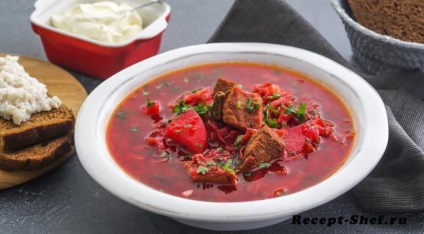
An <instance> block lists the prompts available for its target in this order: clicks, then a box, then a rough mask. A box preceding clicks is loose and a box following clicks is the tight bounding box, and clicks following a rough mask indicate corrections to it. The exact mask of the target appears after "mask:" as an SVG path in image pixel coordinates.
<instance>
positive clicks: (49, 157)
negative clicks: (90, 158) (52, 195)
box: [0, 132, 75, 171]
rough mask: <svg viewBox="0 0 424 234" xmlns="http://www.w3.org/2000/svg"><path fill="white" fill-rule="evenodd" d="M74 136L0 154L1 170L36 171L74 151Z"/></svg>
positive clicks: (69, 135)
mask: <svg viewBox="0 0 424 234" xmlns="http://www.w3.org/2000/svg"><path fill="white" fill-rule="evenodd" d="M73 137H74V134H73V132H71V133H69V134H68V135H67V136H62V137H59V138H56V139H54V140H51V141H48V142H42V143H39V144H36V145H33V146H30V147H26V148H23V149H20V150H17V151H13V152H4V151H1V152H0V169H1V170H5V171H17V170H25V171H34V170H38V169H41V168H43V167H45V166H47V165H48V164H50V163H51V162H53V161H54V160H56V159H58V158H60V157H63V156H65V155H67V154H68V153H70V152H72V151H74V150H75V149H74V142H73Z"/></svg>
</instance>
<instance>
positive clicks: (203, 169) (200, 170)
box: [196, 166, 209, 175]
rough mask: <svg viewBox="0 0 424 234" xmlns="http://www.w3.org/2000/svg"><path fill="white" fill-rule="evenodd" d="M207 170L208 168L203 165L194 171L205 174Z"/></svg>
mask: <svg viewBox="0 0 424 234" xmlns="http://www.w3.org/2000/svg"><path fill="white" fill-rule="evenodd" d="M208 171H209V169H208V168H207V167H205V166H199V167H198V168H197V171H196V173H197V174H200V173H202V174H203V175H204V174H206V173H207V172H208Z"/></svg>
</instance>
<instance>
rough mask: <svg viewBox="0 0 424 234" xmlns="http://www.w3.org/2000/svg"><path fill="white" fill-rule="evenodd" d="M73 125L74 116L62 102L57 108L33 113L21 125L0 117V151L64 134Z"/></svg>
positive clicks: (71, 129)
mask: <svg viewBox="0 0 424 234" xmlns="http://www.w3.org/2000/svg"><path fill="white" fill-rule="evenodd" d="M74 125H75V117H74V115H73V114H72V111H71V109H69V108H68V107H66V106H65V105H63V104H62V105H61V106H60V107H59V108H57V109H52V110H51V111H43V112H40V113H37V114H34V115H32V116H31V118H30V119H29V120H28V121H26V122H23V123H22V124H21V125H15V124H14V123H13V122H12V121H9V120H5V119H3V118H0V152H7V151H13V150H17V149H20V148H24V147H27V146H31V145H34V144H38V143H40V142H43V141H49V140H52V139H55V138H57V137H60V136H65V135H67V134H68V133H69V132H71V131H73V129H74Z"/></svg>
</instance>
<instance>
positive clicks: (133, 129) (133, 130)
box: [130, 127, 138, 132]
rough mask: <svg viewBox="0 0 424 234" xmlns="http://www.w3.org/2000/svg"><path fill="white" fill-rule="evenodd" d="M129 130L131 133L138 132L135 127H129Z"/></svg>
mask: <svg viewBox="0 0 424 234" xmlns="http://www.w3.org/2000/svg"><path fill="white" fill-rule="evenodd" d="M130 130H131V132H138V129H137V128H136V127H131V128H130Z"/></svg>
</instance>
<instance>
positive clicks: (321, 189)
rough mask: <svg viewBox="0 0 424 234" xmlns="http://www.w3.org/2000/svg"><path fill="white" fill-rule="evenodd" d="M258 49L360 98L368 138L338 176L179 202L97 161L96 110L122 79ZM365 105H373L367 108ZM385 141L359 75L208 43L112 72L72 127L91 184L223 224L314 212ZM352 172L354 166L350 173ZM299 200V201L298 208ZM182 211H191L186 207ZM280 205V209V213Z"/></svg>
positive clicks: (161, 210) (252, 46)
mask: <svg viewBox="0 0 424 234" xmlns="http://www.w3.org/2000/svg"><path fill="white" fill-rule="evenodd" d="M258 51H260V52H264V53H271V54H275V53H277V54H281V55H284V56H290V57H294V58H295V59H299V60H302V61H306V62H307V63H309V64H311V65H313V66H316V67H321V68H322V69H323V70H324V71H326V72H328V73H329V74H331V75H332V76H335V77H338V78H339V79H341V80H342V81H343V82H345V83H347V84H349V85H350V86H352V87H353V89H354V90H355V91H358V92H359V93H362V94H366V95H364V96H363V97H361V96H359V97H358V98H360V99H361V100H362V101H363V102H362V103H363V104H364V105H366V110H369V111H366V112H367V113H363V114H364V115H366V116H367V118H371V119H367V120H370V121H371V122H372V124H370V126H369V128H366V129H365V131H366V132H367V134H368V135H367V136H364V140H363V142H362V143H363V146H362V148H361V149H360V152H359V154H361V155H362V157H355V158H354V159H353V160H352V161H351V162H350V163H349V164H348V165H346V167H343V168H341V169H339V170H338V171H337V174H338V175H339V176H330V177H329V178H327V179H326V180H324V181H323V182H321V183H319V184H317V185H314V186H312V187H309V188H307V189H304V190H302V191H300V192H296V193H293V194H289V195H286V196H284V197H279V198H272V199H265V200H258V201H245V202H225V203H217V202H206V201H197V200H191V199H185V198H181V197H176V196H172V195H168V194H166V193H163V192H160V191H157V190H155V189H152V188H150V187H148V186H146V185H143V184H141V183H139V182H137V181H135V180H134V179H131V178H130V177H129V176H127V175H126V174H125V173H124V172H123V171H122V170H120V169H119V166H117V165H116V164H115V165H112V163H108V162H106V161H108V160H106V159H105V158H106V157H103V156H100V157H98V156H99V154H100V153H99V149H98V147H96V146H100V145H99V144H102V142H103V141H104V139H103V138H104V136H102V137H98V135H96V134H98V131H97V130H98V128H101V127H102V126H97V125H98V122H97V118H98V115H99V113H100V112H101V111H100V110H101V108H105V107H102V105H103V104H104V103H105V102H106V100H105V99H107V98H108V97H109V96H110V94H111V93H113V91H114V90H115V88H116V87H119V86H120V85H125V83H126V82H127V83H128V80H130V79H135V78H134V77H135V76H136V74H138V73H140V72H141V71H146V70H148V69H149V68H150V67H154V66H155V65H157V64H163V63H167V62H169V61H172V60H175V59H178V58H183V57H186V56H189V55H196V54H202V53H220V52H225V53H246V52H258ZM134 88H136V87H134ZM364 101H366V102H364ZM370 103H373V104H372V105H371V104H370ZM108 108H111V107H108ZM114 108H115V107H113V109H114ZM93 113H97V114H93ZM371 115H372V116H371ZM103 128H104V126H103ZM100 138H102V139H100ZM366 140H369V141H366ZM387 142H388V120H387V114H386V109H385V106H384V103H383V101H382V99H381V97H380V96H379V95H378V93H377V92H376V91H375V90H374V89H373V88H372V87H371V85H369V84H368V83H367V82H366V81H365V80H363V79H362V78H361V77H360V76H359V75H357V74H356V73H354V72H352V71H351V70H349V69H347V68H346V67H343V66H342V65H340V64H338V63H336V62H334V61H332V60H330V59H328V58H326V57H324V56H321V55H318V54H315V53H313V52H310V51H306V50H303V49H299V48H294V47H289V46H282V45H275V44H266V43H211V44H204V45H195V46H189V47H183V48H180V49H176V50H172V51H168V52H165V53H162V54H159V55H156V56H154V57H151V58H149V59H146V60H144V61H141V62H139V63H137V64H135V65H132V66H131V67H129V68H126V69H124V70H123V71H121V72H119V73H117V74H115V75H114V76H112V77H111V78H109V79H108V80H106V81H104V82H103V83H102V84H100V85H99V86H98V87H97V88H96V89H95V90H94V91H92V92H91V94H90V95H89V96H88V97H87V99H86V100H85V101H84V103H83V105H82V106H81V109H80V112H79V114H78V118H77V120H76V126H75V145H76V149H77V155H78V157H79V159H80V161H81V164H82V166H83V167H84V169H85V170H86V171H87V173H88V174H89V175H90V176H91V177H92V178H93V179H94V180H95V181H96V182H97V183H99V184H100V185H101V186H102V187H104V188H105V189H106V190H108V191H109V192H111V193H112V194H114V195H115V196H117V197H119V198H121V199H122V200H124V201H126V202H128V203H131V204H133V205H135V206H138V207H140V208H143V209H145V210H148V211H151V212H154V213H158V214H161V215H165V216H168V217H172V218H177V219H186V220H197V221H212V222H226V223H228V222H246V221H260V220H269V219H274V218H277V217H285V216H287V215H292V214H297V213H300V212H302V211H305V210H308V209H311V208H314V207H316V206H319V205H321V204H324V203H326V202H328V201H330V200H332V199H334V198H336V197H338V196H340V195H341V194H343V193H345V192H346V191H348V190H349V189H351V188H352V187H353V186H355V185H356V184H358V183H359V182H360V181H361V180H362V179H363V178H365V176H367V175H368V174H369V173H370V172H371V170H372V169H373V168H374V167H375V166H376V165H377V163H378V161H379V160H380V158H381V157H382V155H383V153H384V151H385V148H386V146H387ZM103 143H104V142H103ZM99 162H101V163H102V164H103V167H99ZM352 168H355V170H353V169H352ZM348 169H349V170H348ZM105 171H111V172H112V173H117V174H116V175H114V176H115V177H114V178H113V180H115V181H114V182H112V178H111V177H110V176H107V175H106V176H105ZM334 185H337V186H334ZM124 191H125V192H124ZM329 191H331V192H329ZM140 195H143V196H144V197H143V199H144V200H141V199H140ZM156 201H160V202H156ZM299 201H302V202H301V203H300V204H299ZM175 204H178V205H175ZM188 207H190V208H191V209H190V208H189V209H188ZM281 207H284V209H282V208H281Z"/></svg>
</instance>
